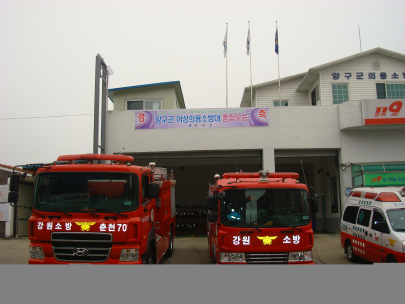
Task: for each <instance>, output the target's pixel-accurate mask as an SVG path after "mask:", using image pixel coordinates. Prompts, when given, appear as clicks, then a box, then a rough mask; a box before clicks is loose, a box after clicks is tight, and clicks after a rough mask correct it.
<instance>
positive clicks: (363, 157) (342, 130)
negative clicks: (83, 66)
mask: <svg viewBox="0 0 405 304" xmlns="http://www.w3.org/2000/svg"><path fill="white" fill-rule="evenodd" d="M280 81H281V100H280V98H279V89H278V79H277V80H273V81H269V82H265V83H260V84H256V85H254V86H253V100H251V94H250V87H246V88H245V89H244V92H243V95H242V98H241V103H240V108H231V109H186V105H185V102H184V98H183V94H182V90H181V86H180V82H179V81H174V82H166V83H155V84H148V85H140V86H132V87H123V88H114V89H109V90H108V95H109V98H110V99H111V101H112V102H113V104H114V110H113V111H109V112H108V113H107V115H106V140H105V142H106V147H105V153H106V154H116V153H122V154H128V155H132V156H133V157H134V159H135V162H134V163H135V164H137V165H148V164H149V162H156V166H158V167H165V168H167V169H168V173H169V172H170V171H172V170H173V172H174V174H175V178H176V180H177V184H176V188H177V189H176V204H177V205H178V206H179V207H180V208H182V207H185V208H194V209H195V210H198V209H200V211H202V210H203V209H204V207H203V206H204V205H205V204H206V198H207V191H208V183H213V182H214V174H216V173H218V174H220V175H222V174H223V173H226V172H239V171H240V170H243V171H244V172H257V171H259V170H262V169H264V170H269V171H270V172H297V173H299V175H300V177H299V180H300V182H302V183H306V184H307V185H308V187H312V188H313V190H312V189H311V190H310V195H312V194H313V193H314V192H315V193H317V194H319V195H320V197H321V202H320V206H319V207H320V210H319V212H318V213H316V214H314V221H313V224H314V229H315V231H339V230H340V228H339V225H340V217H341V211H342V208H343V207H344V206H345V204H346V203H347V200H348V195H349V194H350V190H351V189H352V188H354V187H356V186H361V185H364V186H383V185H386V184H393V183H394V184H395V183H397V184H402V185H405V156H404V151H405V143H404V135H405V106H404V103H405V55H404V54H399V53H395V52H392V51H389V50H385V49H382V48H376V49H372V50H369V51H366V52H362V53H358V54H355V55H353V56H349V57H346V58H342V59H338V60H336V61H333V62H329V63H325V64H323V65H320V66H316V67H313V68H310V69H309V70H308V71H307V72H304V73H301V74H297V75H292V76H288V77H285V78H282V79H281V80H280ZM178 221H182V219H178ZM204 225H205V226H206V220H205V221H204V220H203V219H202V220H201V227H204Z"/></svg>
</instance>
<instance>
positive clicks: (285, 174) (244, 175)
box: [222, 171, 300, 178]
mask: <svg viewBox="0 0 405 304" xmlns="http://www.w3.org/2000/svg"><path fill="white" fill-rule="evenodd" d="M263 176H265V177H270V178H298V177H299V176H300V175H299V174H298V173H295V172H278V173H270V172H268V171H260V172H258V173H254V172H241V173H224V174H222V178H260V177H263Z"/></svg>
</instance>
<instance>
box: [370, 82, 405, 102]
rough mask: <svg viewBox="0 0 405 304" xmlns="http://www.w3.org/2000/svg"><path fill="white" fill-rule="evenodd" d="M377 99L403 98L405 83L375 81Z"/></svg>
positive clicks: (404, 95) (404, 96)
mask: <svg viewBox="0 0 405 304" xmlns="http://www.w3.org/2000/svg"><path fill="white" fill-rule="evenodd" d="M376 90H377V99H393V98H405V84H403V83H376Z"/></svg>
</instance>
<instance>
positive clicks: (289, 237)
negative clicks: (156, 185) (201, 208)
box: [207, 171, 314, 264]
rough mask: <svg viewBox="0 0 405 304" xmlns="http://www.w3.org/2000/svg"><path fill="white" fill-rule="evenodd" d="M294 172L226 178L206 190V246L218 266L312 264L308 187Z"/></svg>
mask: <svg viewBox="0 0 405 304" xmlns="http://www.w3.org/2000/svg"><path fill="white" fill-rule="evenodd" d="M298 177H299V175H298V173H269V172H268V171H260V172H259V173H244V172H240V173H225V174H223V176H222V179H221V178H220V177H219V175H216V177H215V178H216V182H215V184H214V185H210V187H209V194H208V209H209V213H208V232H207V235H208V245H209V251H210V256H211V257H212V258H213V261H214V262H215V263H217V264H287V263H288V264H314V262H313V260H312V247H313V245H314V234H313V230H312V222H311V208H310V199H309V194H308V187H307V186H306V185H305V184H301V183H299V182H298V180H297V178H298Z"/></svg>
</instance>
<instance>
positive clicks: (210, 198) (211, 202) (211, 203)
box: [207, 193, 215, 211]
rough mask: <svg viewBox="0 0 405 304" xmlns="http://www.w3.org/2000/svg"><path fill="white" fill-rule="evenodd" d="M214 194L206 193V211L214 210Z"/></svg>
mask: <svg viewBox="0 0 405 304" xmlns="http://www.w3.org/2000/svg"><path fill="white" fill-rule="evenodd" d="M214 197H215V196H214V194H212V193H208V197H207V204H208V210H211V211H212V210H214Z"/></svg>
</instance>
